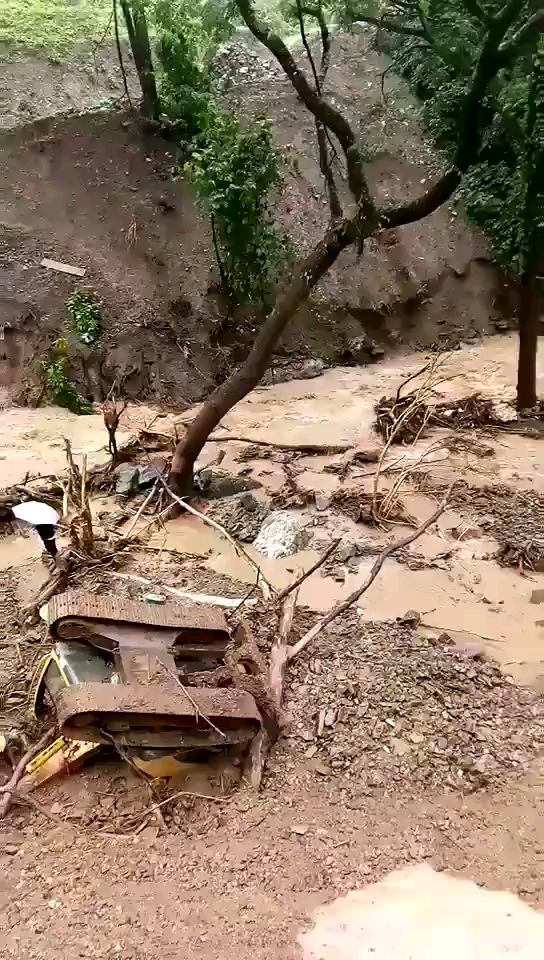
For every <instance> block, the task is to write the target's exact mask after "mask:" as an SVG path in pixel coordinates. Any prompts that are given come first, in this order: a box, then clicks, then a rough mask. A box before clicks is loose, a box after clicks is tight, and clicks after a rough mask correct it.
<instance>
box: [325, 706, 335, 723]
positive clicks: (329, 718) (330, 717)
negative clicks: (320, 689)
mask: <svg viewBox="0 0 544 960" xmlns="http://www.w3.org/2000/svg"><path fill="white" fill-rule="evenodd" d="M335 720H336V710H335V709H334V707H329V709H328V710H326V711H325V718H324V721H323V722H324V724H325V726H326V727H332V726H333V724H334V721H335Z"/></svg>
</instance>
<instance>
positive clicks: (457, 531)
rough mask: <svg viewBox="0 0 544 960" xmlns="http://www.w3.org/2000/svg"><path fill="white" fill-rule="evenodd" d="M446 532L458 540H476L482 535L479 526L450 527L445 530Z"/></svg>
mask: <svg viewBox="0 0 544 960" xmlns="http://www.w3.org/2000/svg"><path fill="white" fill-rule="evenodd" d="M447 532H448V534H449V535H450V536H451V537H453V539H454V540H456V541H458V542H461V543H462V542H463V541H465V540H477V539H478V538H479V537H481V536H482V531H481V529H480V527H476V526H474V527H470V526H469V527H452V528H451V529H450V530H448V531H447Z"/></svg>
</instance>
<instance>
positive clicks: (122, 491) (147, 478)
mask: <svg viewBox="0 0 544 960" xmlns="http://www.w3.org/2000/svg"><path fill="white" fill-rule="evenodd" d="M163 469H164V464H163V463H162V462H157V464H153V463H148V464H145V465H143V466H139V465H138V464H134V463H122V464H121V465H120V466H119V467H117V468H116V470H115V477H116V482H115V492H116V493H118V494H119V495H120V496H122V497H134V496H136V494H138V493H141V492H142V491H144V490H148V489H149V487H151V486H152V485H153V484H154V483H155V481H156V480H157V477H159V476H160V475H161V473H162V472H163Z"/></svg>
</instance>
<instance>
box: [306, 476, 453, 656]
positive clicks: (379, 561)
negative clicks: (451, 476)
mask: <svg viewBox="0 0 544 960" xmlns="http://www.w3.org/2000/svg"><path fill="white" fill-rule="evenodd" d="M456 483H457V480H454V481H453V483H450V485H449V487H448V489H447V491H446V493H445V495H444V497H443V498H442V500H441V501H440V503H439V504H438V507H437V508H436V510H435V511H434V513H433V514H432V515H431V516H430V517H429V518H428V519H427V520H425V521H424V522H423V523H422V524H421V525H420V526H419V527H418V528H417V530H413V531H412V533H409V534H408V536H407V537H404V538H403V539H402V540H396V541H395V542H393V543H389V544H388V545H387V546H386V547H384V549H383V550H382V552H381V553H380V554H379V556H378V557H377V558H376V562H375V563H374V565H373V567H372V569H371V571H370V573H369V575H368V577H367V579H366V580H365V582H364V583H363V585H362V587H358V588H357V590H354V591H353V593H350V595H349V597H348V598H347V599H346V600H343V601H342V602H341V603H338V604H337V605H336V606H335V607H333V609H332V610H331V611H330V612H329V613H327V615H326V616H324V617H322V618H321V620H318V622H317V623H316V624H315V625H314V626H313V627H312V628H311V630H308V632H307V633H305V634H304V636H303V637H301V638H300V640H298V641H297V643H295V644H294V645H293V646H292V647H289V650H288V661H289V662H290V661H291V660H294V658H295V657H296V656H298V654H299V653H301V652H302V650H304V649H305V648H306V647H307V646H308V644H310V643H311V642H312V640H315V638H316V637H317V636H318V634H320V633H321V631H322V630H324V629H325V627H327V626H328V625H329V623H331V621H332V620H335V619H336V617H339V616H341V614H342V613H345V611H346V610H347V609H348V608H349V607H351V606H352V605H353V604H354V603H357V601H358V600H359V599H360V597H362V595H363V593H366V591H367V590H368V588H369V587H370V585H371V584H372V583H373V582H374V580H375V579H376V577H377V576H378V574H379V572H380V570H381V568H382V567H383V564H384V562H385V560H387V558H388V557H390V556H391V555H392V554H394V553H396V552H397V550H402V549H403V548H404V547H407V546H409V544H410V543H413V542H414V540H417V539H418V537H420V536H421V535H422V534H423V533H425V531H426V530H427V529H428V528H429V527H430V526H432V524H433V523H435V522H436V520H438V518H439V516H440V515H441V514H442V513H443V512H444V510H445V509H446V507H447V505H448V502H449V499H450V496H451V492H452V490H453V487H454V486H455V484H456Z"/></svg>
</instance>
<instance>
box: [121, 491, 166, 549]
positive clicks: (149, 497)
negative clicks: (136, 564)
mask: <svg viewBox="0 0 544 960" xmlns="http://www.w3.org/2000/svg"><path fill="white" fill-rule="evenodd" d="M157 486H158V481H157V480H155V483H154V484H153V486H152V487H151V490H150V491H149V493H148V495H147V497H146V498H145V500H144V502H143V503H142V504H140V507H139V508H138V510H137V512H136V514H135V516H134V517H133V519H132V523H131V524H130V527H129V528H128V530H127V532H126V533H125V534H123V540H128V538H129V537H130V534H131V533H132V531H133V530H134V527H135V526H136V524H137V523H138V520H139V519H140V517H141V515H142V513H143V512H144V510H145V508H146V507H147V505H148V503H149V502H150V501H151V500H152V499H153V497H154V496H155V494H156V492H157ZM155 519H157V518H156V517H154V518H153V521H154V520H155Z"/></svg>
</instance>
